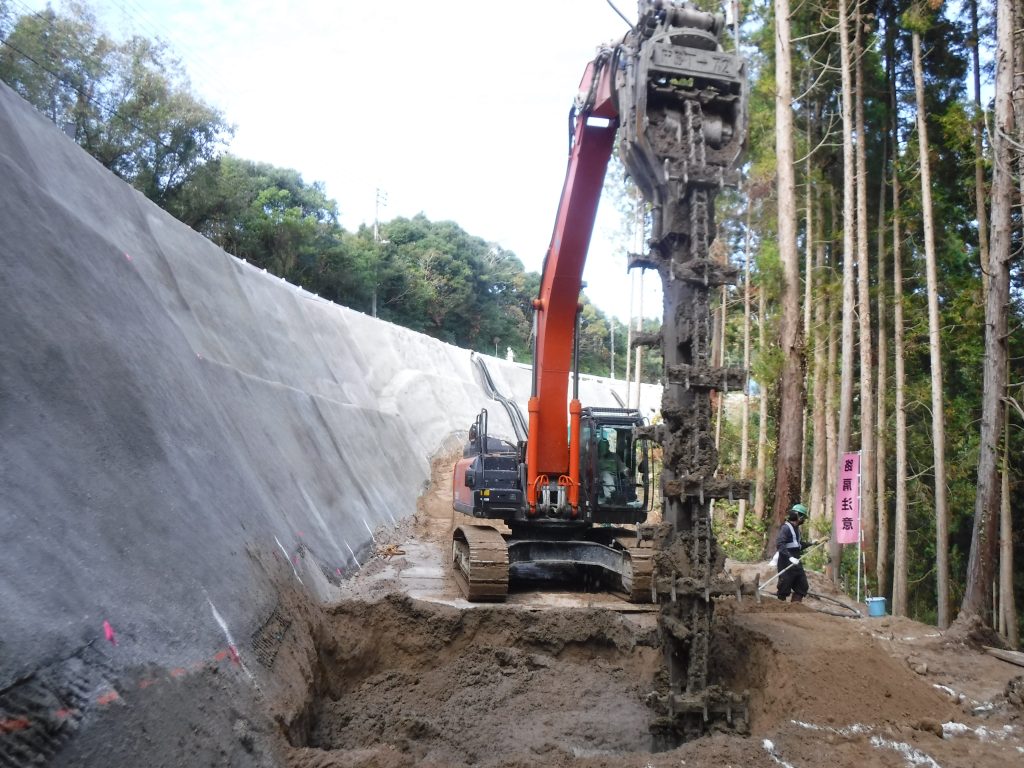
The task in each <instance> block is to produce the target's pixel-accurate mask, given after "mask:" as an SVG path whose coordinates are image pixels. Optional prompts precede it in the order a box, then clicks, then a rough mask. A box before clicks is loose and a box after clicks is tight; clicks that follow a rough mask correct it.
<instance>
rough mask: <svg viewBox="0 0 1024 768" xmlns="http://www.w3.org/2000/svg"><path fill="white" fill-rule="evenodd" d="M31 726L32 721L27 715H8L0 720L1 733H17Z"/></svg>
mask: <svg viewBox="0 0 1024 768" xmlns="http://www.w3.org/2000/svg"><path fill="white" fill-rule="evenodd" d="M31 727H32V723H31V722H29V719H28V718H27V717H8V718H6V719H4V720H0V733H17V732H18V731H24V730H25V729H26V728H31Z"/></svg>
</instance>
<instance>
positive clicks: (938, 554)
mask: <svg viewBox="0 0 1024 768" xmlns="http://www.w3.org/2000/svg"><path fill="white" fill-rule="evenodd" d="M1002 2H1008V0H1002ZM911 39H912V45H913V63H914V95H915V97H916V101H917V134H918V142H917V143H918V148H919V151H920V163H921V168H920V172H921V218H922V222H923V225H924V258H925V270H926V273H927V284H928V351H929V353H930V360H931V367H932V448H933V451H934V456H935V460H934V471H935V572H936V580H935V581H936V583H935V593H936V594H935V597H936V605H937V617H938V625H939V629H945V628H946V627H948V626H949V511H948V509H947V508H946V425H945V410H944V408H945V405H944V402H943V392H942V345H941V342H940V337H939V334H940V332H941V327H940V325H939V286H938V277H937V275H936V266H935V223H934V220H933V216H932V189H931V183H932V174H931V166H930V164H929V160H928V131H927V123H926V121H925V111H924V110H925V106H924V74H923V72H922V69H921V36H920V35H919V34H918V33H917V32H914V33H913V34H912V35H911ZM997 93H998V90H997Z"/></svg>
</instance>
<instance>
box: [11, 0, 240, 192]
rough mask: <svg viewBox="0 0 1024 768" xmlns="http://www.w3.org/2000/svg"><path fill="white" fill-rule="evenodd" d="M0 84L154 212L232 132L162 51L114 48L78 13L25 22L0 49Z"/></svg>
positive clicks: (81, 9) (91, 19)
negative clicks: (152, 205) (151, 202)
mask: <svg viewBox="0 0 1024 768" xmlns="http://www.w3.org/2000/svg"><path fill="white" fill-rule="evenodd" d="M0 79H3V80H4V81H5V82H7V83H8V84H9V85H10V86H11V87H12V88H14V90H15V91H17V92H18V93H19V94H20V95H21V96H22V97H23V98H25V99H26V100H27V101H28V102H30V103H31V104H33V105H34V106H35V107H36V108H37V109H38V110H40V111H41V112H43V113H44V114H45V115H47V117H49V118H50V119H51V120H53V121H54V122H55V123H56V124H57V125H59V126H61V127H62V128H63V129H65V130H66V131H68V132H69V133H71V134H72V135H73V136H74V138H75V141H77V142H78V143H79V144H80V145H81V146H82V147H83V148H84V149H85V150H86V151H88V152H89V153H90V154H91V155H92V156H93V157H95V158H96V159H97V160H99V161H100V163H102V164H103V165H104V166H105V167H107V168H109V169H110V170H111V171H113V172H114V173H116V174H118V175H119V176H121V178H123V179H125V180H126V181H128V182H129V183H131V184H132V185H134V186H135V187H136V188H137V189H139V190H140V191H141V192H143V194H145V195H146V196H147V197H149V198H150V199H151V200H154V201H155V202H157V203H158V204H160V205H164V204H165V203H166V202H167V200H168V199H169V198H170V197H171V196H172V195H173V194H175V193H176V192H177V191H178V190H180V189H181V187H182V186H183V185H184V183H185V182H186V181H187V180H189V179H190V178H191V176H192V175H193V174H194V173H195V172H196V171H198V169H199V168H201V167H202V166H203V165H204V164H205V163H206V162H208V161H209V160H211V159H212V158H214V157H215V156H216V155H217V153H218V152H219V151H220V149H221V148H222V146H223V143H224V141H225V140H226V139H227V137H229V136H230V134H231V132H232V129H231V128H230V127H229V126H228V125H227V123H226V122H225V121H224V118H223V115H222V114H221V113H220V112H219V111H218V110H216V109H214V108H213V107H210V106H209V105H207V104H205V103H203V102H202V101H201V100H200V99H198V98H197V97H196V96H195V95H194V94H193V93H192V91H191V87H190V86H189V83H188V80H187V79H186V77H185V75H184V71H183V70H182V68H181V65H180V63H179V62H178V61H177V60H175V59H174V58H173V57H171V56H170V55H169V53H168V51H167V48H166V46H164V45H163V44H162V43H159V42H154V41H151V40H148V39H146V38H142V37H132V38H131V39H129V40H127V41H126V42H124V43H119V44H118V43H115V42H114V41H113V40H112V39H111V38H110V37H108V36H107V35H106V34H105V33H104V32H102V31H101V30H100V29H99V27H98V24H97V22H96V18H95V16H94V15H93V14H92V12H91V11H89V10H88V8H87V7H86V6H84V5H79V4H77V3H71V4H69V5H68V6H67V8H66V11H65V13H64V14H58V13H56V12H54V11H53V10H52V9H51V8H46V9H45V10H44V11H41V12H39V13H29V14H25V15H24V16H21V17H20V18H19V19H18V20H17V21H16V22H15V23H14V25H13V27H12V29H11V31H10V34H9V35H8V36H7V39H6V40H5V45H4V46H3V48H2V49H0Z"/></svg>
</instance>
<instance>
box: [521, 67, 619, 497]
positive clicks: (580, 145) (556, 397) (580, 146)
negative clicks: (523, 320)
mask: <svg viewBox="0 0 1024 768" xmlns="http://www.w3.org/2000/svg"><path fill="white" fill-rule="evenodd" d="M613 56H614V51H612V50H608V49H605V50H603V51H602V53H601V54H600V55H599V56H598V57H597V58H596V59H595V60H594V61H592V62H590V64H589V65H588V66H587V69H586V72H585V73H584V75H583V80H582V81H581V82H580V96H579V98H578V99H577V103H576V105H575V107H574V123H575V124H574V128H573V136H572V145H571V151H570V153H569V166H568V168H567V170H566V174H565V184H564V185H563V187H562V196H561V198H560V200H559V204H558V213H557V215H556V217H555V227H554V231H553V233H552V235H551V244H550V245H549V246H548V251H547V255H546V256H545V259H544V268H543V272H542V275H541V283H540V295H539V296H538V297H537V298H536V299H534V302H533V308H534V312H535V313H536V328H537V332H536V338H535V341H534V358H533V359H534V365H533V396H532V397H531V398H530V401H529V408H528V410H529V436H528V439H527V444H526V445H527V458H526V466H527V482H526V501H527V504H528V509H529V510H530V512H531V513H534V514H535V513H536V509H537V498H538V486H539V485H540V484H541V483H543V482H544V480H545V479H546V480H547V484H548V485H553V486H555V488H567V489H568V499H567V502H568V504H569V506H570V508H571V509H572V510H578V507H579V432H580V423H579V415H580V411H581V406H580V402H579V399H578V398H577V397H576V396H575V393H574V396H573V399H572V402H571V403H570V414H571V419H572V424H571V425H570V424H567V419H566V409H565V403H566V398H567V396H568V386H569V381H570V378H571V375H572V371H573V363H574V357H575V355H574V340H575V338H576V332H577V320H576V319H577V313H578V311H579V295H580V290H581V287H582V284H583V266H584V263H585V262H586V258H587V250H588V249H589V248H590V237H591V234H592V233H593V231H594V219H595V217H596V216H597V205H598V202H599V201H600V199H601V190H602V188H603V186H604V176H605V171H606V169H607V168H608V161H609V159H610V158H611V154H612V149H613V147H614V144H615V134H616V132H617V131H618V128H619V125H618V110H616V109H615V107H614V105H613V104H612V98H611V97H612V75H613V73H612V66H611V60H612V59H613ZM567 427H568V429H567ZM567 435H568V438H569V442H568V444H567V440H566V437H567ZM559 481H561V482H559ZM556 492H557V491H556Z"/></svg>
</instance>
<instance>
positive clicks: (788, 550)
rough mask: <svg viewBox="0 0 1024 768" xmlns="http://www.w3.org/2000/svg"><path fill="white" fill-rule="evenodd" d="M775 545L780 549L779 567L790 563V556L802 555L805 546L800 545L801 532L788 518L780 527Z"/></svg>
mask: <svg viewBox="0 0 1024 768" xmlns="http://www.w3.org/2000/svg"><path fill="white" fill-rule="evenodd" d="M775 547H776V548H777V549H778V550H779V568H785V567H786V566H787V565H789V558H791V557H800V553H801V552H802V551H803V547H802V546H801V545H800V534H799V533H797V530H796V526H795V525H793V524H792V523H791V522H789V521H788V520H787V521H786V522H784V523H783V524H782V525H781V526H780V527H779V535H778V536H776V537H775Z"/></svg>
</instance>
